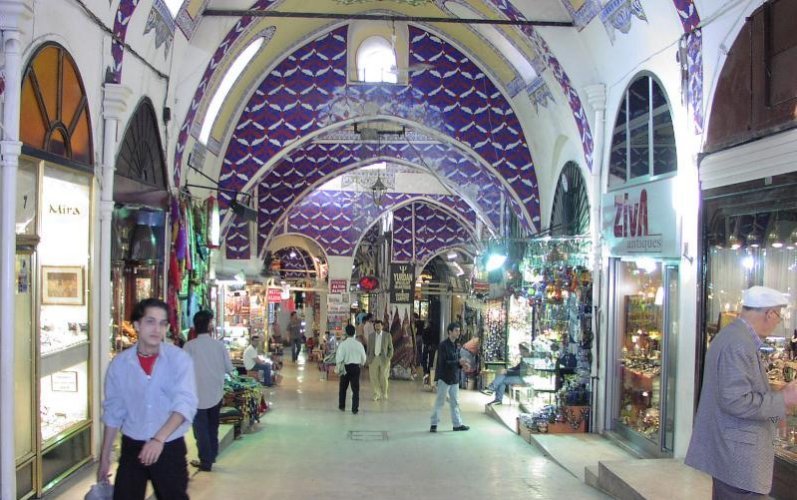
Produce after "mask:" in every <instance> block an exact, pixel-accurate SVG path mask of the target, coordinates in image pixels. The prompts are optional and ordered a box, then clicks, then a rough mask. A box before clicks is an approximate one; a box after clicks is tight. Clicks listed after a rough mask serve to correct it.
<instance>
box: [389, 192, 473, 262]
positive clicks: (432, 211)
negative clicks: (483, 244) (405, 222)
mask: <svg viewBox="0 0 797 500" xmlns="http://www.w3.org/2000/svg"><path fill="white" fill-rule="evenodd" d="M413 212H414V228H415V248H416V253H415V259H414V261H415V262H425V261H427V260H428V259H430V258H432V257H433V256H435V255H437V254H439V253H441V252H444V251H445V250H448V249H449V248H454V247H462V246H465V245H469V244H472V243H474V242H473V236H472V235H471V233H470V232H469V231H468V230H467V229H466V228H465V226H463V225H462V224H461V223H460V222H459V221H458V220H452V219H451V214H450V212H447V211H445V210H442V209H440V208H439V207H437V206H432V205H429V204H426V203H421V202H419V203H413ZM393 225H394V227H395V225H396V219H395V218H394V219H393ZM396 250H397V249H396V248H395V246H394V252H395V251H396ZM398 250H401V249H398Z"/></svg>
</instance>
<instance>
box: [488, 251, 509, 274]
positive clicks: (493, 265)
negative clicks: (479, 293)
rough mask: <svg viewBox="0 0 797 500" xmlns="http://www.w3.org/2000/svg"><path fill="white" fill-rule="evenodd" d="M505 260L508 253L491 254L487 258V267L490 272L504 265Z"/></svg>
mask: <svg viewBox="0 0 797 500" xmlns="http://www.w3.org/2000/svg"><path fill="white" fill-rule="evenodd" d="M504 262H506V255H503V254H496V253H493V254H490V256H489V257H488V258H487V264H486V266H485V269H486V270H487V272H488V273H489V272H490V271H495V270H496V269H500V268H501V266H503V265H504Z"/></svg>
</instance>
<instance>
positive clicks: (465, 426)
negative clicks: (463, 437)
mask: <svg viewBox="0 0 797 500" xmlns="http://www.w3.org/2000/svg"><path fill="white" fill-rule="evenodd" d="M468 429H470V427H468V426H467V425H458V426H456V427H454V430H455V431H466V430H468Z"/></svg>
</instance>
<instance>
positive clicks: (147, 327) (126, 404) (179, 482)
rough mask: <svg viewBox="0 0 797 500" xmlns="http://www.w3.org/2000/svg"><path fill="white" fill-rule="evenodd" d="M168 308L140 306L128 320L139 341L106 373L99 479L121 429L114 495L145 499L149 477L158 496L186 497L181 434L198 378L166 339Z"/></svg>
mask: <svg viewBox="0 0 797 500" xmlns="http://www.w3.org/2000/svg"><path fill="white" fill-rule="evenodd" d="M168 312H169V306H168V305H166V303H165V302H163V301H162V300H158V299H145V300H142V301H141V302H139V303H138V304H136V306H135V308H133V314H132V315H131V318H130V319H131V322H132V323H133V327H134V328H135V329H136V332H137V333H138V342H137V343H136V344H135V345H134V346H133V347H131V348H130V349H127V350H126V351H123V352H121V353H119V354H117V355H116V357H115V358H114V359H113V361H111V364H110V365H109V366H108V371H107V372H106V373H105V400H104V401H103V403H102V408H103V412H102V421H103V422H104V424H105V430H104V432H103V440H102V449H101V450H100V463H99V467H98V468H97V482H100V483H104V482H107V481H108V475H109V472H110V468H111V448H112V447H113V443H114V440H115V439H116V433H117V432H119V430H121V431H122V451H121V454H120V456H119V468H118V469H117V471H116V481H115V485H114V498H117V499H119V498H122V499H141V500H143V499H144V495H145V494H146V489H147V481H152V486H153V487H154V489H155V495H156V496H157V497H158V498H169V499H174V500H188V492H187V490H188V470H187V468H186V462H185V455H186V448H185V439H183V435H184V434H185V433H186V431H188V427H189V425H191V421H192V420H193V419H194V414H195V413H196V407H197V403H198V399H197V394H196V379H195V378H194V363H193V362H192V361H191V357H190V356H189V355H188V354H186V353H185V351H183V350H182V349H180V348H179V347H175V346H173V345H170V344H165V343H164V342H163V338H164V336H165V335H166V332H167V331H168V330H169V319H168V317H169V315H168ZM117 492H118V493H117Z"/></svg>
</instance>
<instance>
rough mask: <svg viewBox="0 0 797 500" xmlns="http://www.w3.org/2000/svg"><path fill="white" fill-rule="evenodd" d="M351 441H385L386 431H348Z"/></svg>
mask: <svg viewBox="0 0 797 500" xmlns="http://www.w3.org/2000/svg"><path fill="white" fill-rule="evenodd" d="M349 439H351V440H352V441H387V431H349Z"/></svg>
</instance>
